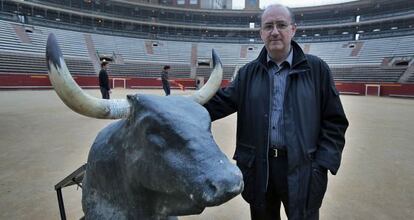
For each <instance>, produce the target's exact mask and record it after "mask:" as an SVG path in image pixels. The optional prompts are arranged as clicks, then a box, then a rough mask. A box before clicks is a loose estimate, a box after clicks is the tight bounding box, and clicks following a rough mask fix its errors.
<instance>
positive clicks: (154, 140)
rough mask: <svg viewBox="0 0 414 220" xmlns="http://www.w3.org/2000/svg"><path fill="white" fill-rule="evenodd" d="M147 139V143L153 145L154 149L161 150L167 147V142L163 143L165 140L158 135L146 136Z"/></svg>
mask: <svg viewBox="0 0 414 220" xmlns="http://www.w3.org/2000/svg"><path fill="white" fill-rule="evenodd" d="M147 138H148V141H149V142H150V143H151V144H153V145H155V146H156V147H161V148H163V147H165V146H167V145H166V143H167V142H166V141H165V139H164V138H163V137H162V136H161V135H160V134H149V135H148V136H147Z"/></svg>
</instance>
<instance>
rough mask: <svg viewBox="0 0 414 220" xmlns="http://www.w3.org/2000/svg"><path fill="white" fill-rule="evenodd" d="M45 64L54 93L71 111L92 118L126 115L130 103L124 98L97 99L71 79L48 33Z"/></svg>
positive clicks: (53, 38) (51, 35)
mask: <svg viewBox="0 0 414 220" xmlns="http://www.w3.org/2000/svg"><path fill="white" fill-rule="evenodd" d="M46 64H47V69H48V72H49V79H50V82H51V83H52V85H53V87H54V88H55V91H56V93H57V94H58V95H59V97H60V99H62V101H63V102H64V103H65V104H66V105H67V106H68V107H69V108H71V109H72V110H73V111H75V112H77V113H79V114H81V115H85V116H88V117H92V118H104V119H119V118H126V117H128V115H129V112H130V104H129V103H128V101H127V100H126V99H112V100H106V99H98V98H95V97H93V96H90V95H88V94H86V93H85V92H83V90H82V89H81V88H80V87H79V86H78V84H77V83H76V82H75V80H73V78H72V76H71V74H70V72H69V70H68V68H67V66H66V63H65V60H64V59H63V55H62V52H61V51H60V48H59V45H58V43H57V40H56V37H55V35H54V34H50V35H49V37H48V39H47V46H46Z"/></svg>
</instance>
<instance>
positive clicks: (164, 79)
mask: <svg viewBox="0 0 414 220" xmlns="http://www.w3.org/2000/svg"><path fill="white" fill-rule="evenodd" d="M170 68H171V67H170V66H164V68H163V71H162V72H161V81H162V88H163V89H164V92H165V95H166V96H168V95H170V83H169V82H168V71H169V70H170Z"/></svg>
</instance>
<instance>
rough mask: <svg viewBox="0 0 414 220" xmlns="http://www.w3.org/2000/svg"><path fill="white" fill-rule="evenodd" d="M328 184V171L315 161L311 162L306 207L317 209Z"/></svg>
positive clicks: (320, 204)
mask: <svg viewBox="0 0 414 220" xmlns="http://www.w3.org/2000/svg"><path fill="white" fill-rule="evenodd" d="M327 186H328V171H327V170H326V169H325V168H322V167H321V166H319V165H318V164H316V163H315V162H313V163H312V171H311V175H310V184H309V194H308V201H307V204H308V205H307V208H308V210H309V211H311V210H315V209H319V208H320V207H321V206H322V200H323V197H324V195H325V192H326V189H327Z"/></svg>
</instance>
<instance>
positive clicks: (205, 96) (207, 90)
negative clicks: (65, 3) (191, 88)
mask: <svg viewBox="0 0 414 220" xmlns="http://www.w3.org/2000/svg"><path fill="white" fill-rule="evenodd" d="M211 53H212V56H213V71H212V72H211V74H210V78H209V79H208V81H207V83H206V84H205V85H204V86H203V87H201V89H200V90H198V91H197V92H195V93H194V94H193V95H192V96H191V98H192V99H193V100H194V101H195V102H197V103H199V104H201V105H204V104H205V103H206V102H208V100H210V99H211V98H212V97H213V96H214V95H215V94H216V92H217V90H218V89H219V88H220V86H221V81H222V80H223V65H222V64H221V61H220V57H219V56H218V55H217V53H216V51H215V50H214V49H213V50H212V52H211Z"/></svg>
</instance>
